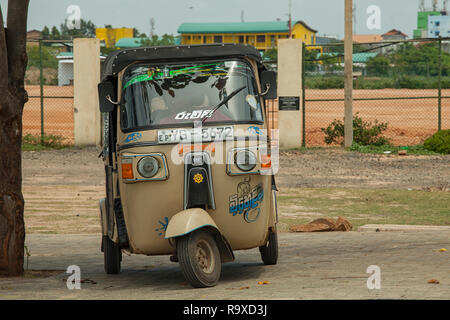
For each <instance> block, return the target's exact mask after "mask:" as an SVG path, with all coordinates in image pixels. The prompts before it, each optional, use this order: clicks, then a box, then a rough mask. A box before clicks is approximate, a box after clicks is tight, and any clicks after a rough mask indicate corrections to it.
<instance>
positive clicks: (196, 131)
mask: <svg viewBox="0 0 450 320" xmlns="http://www.w3.org/2000/svg"><path fill="white" fill-rule="evenodd" d="M233 137H234V133H233V127H232V126H226V127H207V128H192V129H167V130H158V143H180V142H195V141H198V142H201V141H214V140H227V139H233Z"/></svg>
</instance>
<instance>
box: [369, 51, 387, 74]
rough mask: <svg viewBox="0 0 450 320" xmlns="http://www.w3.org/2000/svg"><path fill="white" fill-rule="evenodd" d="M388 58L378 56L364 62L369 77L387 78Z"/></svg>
mask: <svg viewBox="0 0 450 320" xmlns="http://www.w3.org/2000/svg"><path fill="white" fill-rule="evenodd" d="M389 68H390V63H389V58H387V57H385V56H382V55H378V56H376V57H373V58H370V59H369V60H367V62H366V71H367V74H368V75H371V76H387V75H388V74H389Z"/></svg>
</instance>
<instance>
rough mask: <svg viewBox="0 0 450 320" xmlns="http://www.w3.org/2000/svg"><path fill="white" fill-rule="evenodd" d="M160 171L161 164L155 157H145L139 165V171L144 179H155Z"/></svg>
mask: <svg viewBox="0 0 450 320" xmlns="http://www.w3.org/2000/svg"><path fill="white" fill-rule="evenodd" d="M158 169H159V162H158V160H156V159H155V158H153V157H144V158H142V159H141V160H139V162H138V164H137V171H138V172H139V174H140V175H141V176H143V177H144V178H151V177H153V176H154V175H155V174H156V173H157V172H158Z"/></svg>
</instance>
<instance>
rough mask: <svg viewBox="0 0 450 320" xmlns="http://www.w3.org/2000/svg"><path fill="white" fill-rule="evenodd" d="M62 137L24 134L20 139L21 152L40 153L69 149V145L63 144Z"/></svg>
mask: <svg viewBox="0 0 450 320" xmlns="http://www.w3.org/2000/svg"><path fill="white" fill-rule="evenodd" d="M64 140H65V139H64V137H62V136H59V135H52V134H49V135H44V137H43V138H42V139H41V135H34V134H26V135H24V136H23V137H22V151H40V150H50V149H64V148H70V147H71V145H69V144H67V143H65V142H64Z"/></svg>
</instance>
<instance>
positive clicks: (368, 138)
mask: <svg viewBox="0 0 450 320" xmlns="http://www.w3.org/2000/svg"><path fill="white" fill-rule="evenodd" d="M387 126H388V124H387V123H383V122H382V123H378V120H375V123H374V124H372V122H369V121H364V120H363V119H362V118H360V117H359V114H358V113H357V114H356V115H354V116H353V142H354V143H357V144H358V145H363V146H367V145H375V146H382V145H387V144H389V140H388V139H387V138H385V137H383V136H382V135H381V134H382V133H383V131H385V130H386V129H387ZM321 130H322V132H324V133H325V138H324V141H325V143H326V144H333V143H338V144H341V145H343V144H344V123H343V122H342V121H341V120H334V121H333V122H332V123H331V124H330V125H329V126H328V127H327V128H322V129H321Z"/></svg>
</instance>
